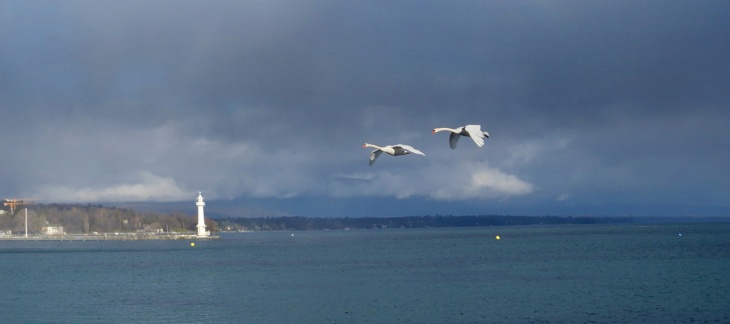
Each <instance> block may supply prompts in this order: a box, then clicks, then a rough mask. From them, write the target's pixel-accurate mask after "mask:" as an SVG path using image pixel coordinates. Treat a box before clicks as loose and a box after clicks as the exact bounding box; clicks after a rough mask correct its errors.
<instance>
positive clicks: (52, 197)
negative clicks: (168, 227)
mask: <svg viewBox="0 0 730 324" xmlns="http://www.w3.org/2000/svg"><path fill="white" fill-rule="evenodd" d="M37 196H38V197H40V200H42V201H45V202H120V201H179V200H184V199H187V198H190V196H191V194H190V192H187V191H185V190H183V189H181V188H180V187H179V186H178V185H177V184H176V183H175V180H173V179H171V178H164V177H159V176H156V175H154V174H151V173H146V172H143V173H140V174H139V177H138V179H137V181H135V182H131V183H121V184H116V185H111V186H107V187H100V188H88V187H87V188H71V187H66V186H48V187H45V188H43V189H41V190H39V193H38V194H37Z"/></svg>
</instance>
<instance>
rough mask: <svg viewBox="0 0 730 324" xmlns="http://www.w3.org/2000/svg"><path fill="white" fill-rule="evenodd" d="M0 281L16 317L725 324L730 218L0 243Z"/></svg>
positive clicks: (6, 305) (8, 316)
mask: <svg viewBox="0 0 730 324" xmlns="http://www.w3.org/2000/svg"><path fill="white" fill-rule="evenodd" d="M679 233H681V234H682V235H681V236H680V235H679ZM292 234H294V235H293V236H292ZM496 235H499V236H500V238H501V239H500V240H496V239H495V236H496ZM0 275H1V276H2V285H1V286H0V300H2V302H1V303H0V314H2V315H0V316H2V319H3V321H7V322H15V323H31V322H54V323H58V322H68V323H100V322H120V323H130V322H145V323H155V322H159V323H170V322H174V323H210V322H217V323H221V322H260V323H272V322H273V323H282V322H284V323H286V322H289V323H353V322H371V323H376V322H377V323H385V322H412V323H453V322H472V323H473V322H480V323H500V322H503V323H516V322H520V323H529V322H535V323H548V322H554V323H560V322H646V323H660V322H661V323H666V322H710V323H727V322H730V307H728V305H730V224H719V225H718V224H709V225H707V224H697V225H652V226H636V225H624V226H604V225H591V226H564V227H533V226H527V227H480V228H439V229H388V230H353V231H311V232H276V233H236V234H223V235H222V239H221V240H217V241H196V242H195V246H194V247H191V246H190V241H141V242H140V241H124V242H88V241H87V242H69V241H61V242H33V241H30V242H15V241H12V242H11V241H0Z"/></svg>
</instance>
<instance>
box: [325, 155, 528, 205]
mask: <svg viewBox="0 0 730 324" xmlns="http://www.w3.org/2000/svg"><path fill="white" fill-rule="evenodd" d="M390 170H393V169H390ZM390 170H389V171H372V172H371V173H368V174H362V173H358V174H353V175H350V176H347V178H355V179H359V181H341V182H339V183H338V184H336V185H334V186H333V187H332V194H333V195H334V196H357V195H367V196H392V197H396V198H399V199H404V198H408V197H413V196H423V197H430V198H432V199H435V200H467V199H480V200H484V199H506V198H510V197H515V196H522V195H527V194H530V193H532V192H534V191H535V190H536V188H537V187H536V186H535V185H533V184H531V183H529V182H527V181H524V180H522V179H520V178H519V177H518V176H516V175H514V174H509V173H506V172H504V171H501V170H499V169H497V168H492V167H490V166H488V165H486V164H485V163H471V162H462V163H459V162H451V163H446V164H431V165H430V166H428V167H425V168H423V169H421V168H414V169H401V170H398V171H395V172H394V171H390Z"/></svg>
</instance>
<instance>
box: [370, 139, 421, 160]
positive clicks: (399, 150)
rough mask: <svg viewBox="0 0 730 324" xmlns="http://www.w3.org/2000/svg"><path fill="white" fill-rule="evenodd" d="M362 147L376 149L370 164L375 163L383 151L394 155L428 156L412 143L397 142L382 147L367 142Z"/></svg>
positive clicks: (371, 156)
mask: <svg viewBox="0 0 730 324" xmlns="http://www.w3.org/2000/svg"><path fill="white" fill-rule="evenodd" d="M362 147H363V148H368V147H372V148H374V149H375V150H374V151H373V152H372V153H370V165H373V164H374V163H375V159H377V158H378V156H380V153H383V152H385V153H386V154H389V155H392V156H399V155H408V154H411V153H413V154H419V155H423V156H426V154H423V152H421V151H419V150H417V149H414V148H413V147H412V146H410V145H405V144H396V145H388V146H383V147H380V146H377V145H373V144H368V143H365V144H363V145H362Z"/></svg>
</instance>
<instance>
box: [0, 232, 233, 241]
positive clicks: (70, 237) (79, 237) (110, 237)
mask: <svg viewBox="0 0 730 324" xmlns="http://www.w3.org/2000/svg"><path fill="white" fill-rule="evenodd" d="M217 239H220V236H215V235H211V236H206V237H198V236H197V235H192V234H158V235H139V234H135V233H119V234H106V235H84V234H63V235H29V236H25V235H22V234H16V235H0V241H164V240H217Z"/></svg>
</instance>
